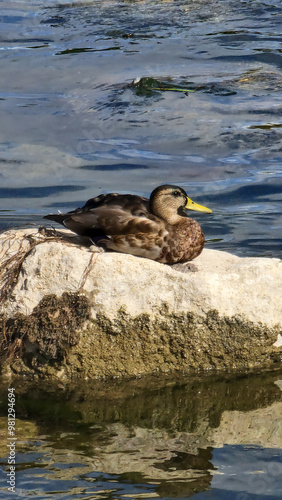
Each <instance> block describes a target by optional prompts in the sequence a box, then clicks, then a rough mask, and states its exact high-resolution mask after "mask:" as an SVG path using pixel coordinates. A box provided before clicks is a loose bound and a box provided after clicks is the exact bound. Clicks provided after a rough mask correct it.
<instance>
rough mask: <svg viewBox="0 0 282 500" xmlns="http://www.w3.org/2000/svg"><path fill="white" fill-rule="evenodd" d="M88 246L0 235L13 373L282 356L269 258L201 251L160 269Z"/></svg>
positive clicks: (277, 290) (57, 236) (1, 306)
mask: <svg viewBox="0 0 282 500" xmlns="http://www.w3.org/2000/svg"><path fill="white" fill-rule="evenodd" d="M87 243H88V242H87V241H82V240H81V239H79V238H78V237H76V236H73V235H72V233H70V232H68V231H60V232H56V231H53V230H51V229H50V230H43V231H38V230H36V229H29V230H13V231H7V232H5V233H2V235H1V236H0V290H1V296H0V315H1V316H0V320H1V324H2V329H3V332H4V335H3V336H2V339H3V340H2V346H1V347H2V352H6V354H7V356H6V358H8V359H9V366H11V367H12V369H13V370H14V371H18V372H22V371H23V370H27V371H31V372H32V371H34V370H35V368H36V370H37V371H38V372H39V373H42V374H45V375H47V374H48V375H52V376H61V377H73V376H82V377H97V376H118V375H137V374H139V373H148V372H152V371H155V370H157V371H169V370H184V371H187V370H189V369H190V368H194V369H211V368H219V369H224V368H242V367H251V366H254V365H267V364H269V363H270V362H273V360H275V361H281V345H282V342H281V331H282V301H281V290H282V273H281V270H282V263H281V261H280V260H279V259H269V258H239V257H236V256H234V255H231V254H228V253H226V252H220V251H216V250H208V249H205V250H204V251H203V253H202V254H201V255H200V257H198V258H197V259H196V260H195V261H193V262H192V263H188V264H177V265H174V266H166V265H163V264H159V263H156V262H153V261H150V260H147V259H142V258H137V257H133V256H130V255H125V254H118V253H104V252H101V251H99V249H97V248H96V247H94V248H93V247H89V246H87ZM42 332H43V333H42ZM4 340H5V342H4Z"/></svg>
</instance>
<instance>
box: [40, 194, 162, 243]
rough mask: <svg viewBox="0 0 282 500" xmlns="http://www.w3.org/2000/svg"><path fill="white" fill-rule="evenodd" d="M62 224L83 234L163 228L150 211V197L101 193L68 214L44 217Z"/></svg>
mask: <svg viewBox="0 0 282 500" xmlns="http://www.w3.org/2000/svg"><path fill="white" fill-rule="evenodd" d="M45 218H46V219H50V220H54V221H56V222H59V223H60V224H63V225H64V226H65V227H67V228H68V229H70V230H71V231H74V232H75V233H77V234H79V235H83V236H89V237H92V238H93V237H97V236H107V237H111V236H113V235H128V234H136V233H147V234H148V233H153V234H156V233H158V232H159V230H160V223H161V222H160V220H159V219H158V218H157V217H155V216H154V215H152V214H151V213H150V212H149V200H148V199H147V198H143V197H141V196H135V195H120V194H116V193H110V194H106V195H105V194H102V195H99V196H96V197H95V198H91V199H90V200H88V201H87V202H86V204H85V205H84V206H83V207H82V208H78V209H76V210H74V211H72V212H68V213H66V214H51V215H47V216H46V217H45Z"/></svg>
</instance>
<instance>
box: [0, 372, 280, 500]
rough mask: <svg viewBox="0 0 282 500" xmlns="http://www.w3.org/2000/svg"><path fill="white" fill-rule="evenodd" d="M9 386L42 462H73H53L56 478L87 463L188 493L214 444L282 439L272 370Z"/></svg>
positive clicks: (167, 491)
mask: <svg viewBox="0 0 282 500" xmlns="http://www.w3.org/2000/svg"><path fill="white" fill-rule="evenodd" d="M16 392H17V407H18V417H19V418H22V419H23V421H25V420H26V419H28V422H29V425H25V424H20V423H19V429H21V428H23V429H24V436H25V439H26V440H27V441H37V440H38V436H41V435H42V434H43V435H47V436H48V440H49V441H50V442H53V445H52V447H51V450H52V453H51V458H48V467H51V468H52V467H53V465H54V464H56V463H61V464H66V465H68V464H74V463H77V464H80V465H79V466H75V467H73V465H72V467H69V468H67V469H68V470H67V471H66V469H65V468H63V469H62V470H61V469H60V468H58V467H57V466H56V467H55V469H54V470H53V469H52V474H54V475H55V477H57V478H62V477H64V478H66V477H68V478H69V479H71V478H72V477H75V475H76V474H89V475H90V479H91V473H93V471H96V473H97V472H99V474H101V476H102V475H103V474H107V478H108V479H107V480H109V481H113V482H115V483H116V482H117V481H118V482H119V483H122V482H125V483H127V484H136V483H138V484H143V485H147V486H148V485H152V486H153V488H154V491H155V492H156V493H157V494H159V495H161V496H168V497H176V498H177V497H183V496H184V497H188V496H189V495H192V494H194V493H195V492H197V491H204V490H206V489H207V488H209V486H210V483H211V479H212V477H213V470H214V466H213V448H214V447H221V446H223V445H224V444H232V445H241V444H245V443H247V444H253V445H260V446H263V447H265V448H271V447H273V448H279V447H281V448H282V435H281V414H282V402H281V399H282V393H281V389H280V387H279V373H277V372H273V373H262V374H252V375H251V374H249V375H246V374H241V375H238V376H237V377H231V376H230V375H225V376H217V377H211V376H200V375H198V376H197V377H195V376H194V378H191V377H190V378H186V379H185V378H184V377H178V378H177V379H173V378H171V377H147V378H144V379H140V380H136V379H130V380H127V381H122V380H119V381H107V382H102V381H96V382H89V383H85V382H83V383H80V384H76V385H73V386H71V385H68V386H66V387H65V386H64V385H63V384H62V385H60V384H59V386H58V385H56V384H54V385H53V386H52V385H50V384H49V385H48V389H46V386H44V384H43V383H42V382H41V383H40V382H37V383H36V384H34V382H30V383H28V382H25V383H24V385H21V384H20V383H19V384H17V387H16ZM5 411H6V409H5ZM54 418H55V424H54ZM5 420H7V419H4V418H3V428H6V424H5ZM32 421H35V422H36V423H33V422H32ZM30 422H32V425H31V423H30ZM20 425H22V426H23V427H20ZM22 446H23V447H26V446H27V444H26V443H19V444H18V451H20V450H21V447H22ZM28 446H30V445H28ZM3 452H5V450H3ZM43 452H44V450H43ZM45 452H46V451H45ZM81 452H83V454H82V453H81ZM49 455H50V444H49V445H48V456H49ZM83 467H85V470H84V469H83Z"/></svg>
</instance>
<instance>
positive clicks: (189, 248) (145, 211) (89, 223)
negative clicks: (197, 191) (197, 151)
mask: <svg viewBox="0 0 282 500" xmlns="http://www.w3.org/2000/svg"><path fill="white" fill-rule="evenodd" d="M186 210H195V211H198V212H206V213H212V210H210V209H209V208H207V207H204V206H201V205H198V204H197V203H195V202H194V201H192V200H191V199H190V198H189V197H188V195H187V194H186V192H185V191H184V189H182V188H180V187H178V186H174V185H170V184H164V185H161V186H158V187H156V188H155V189H154V190H153V191H152V193H151V195H150V198H149V199H148V198H144V197H142V196H138V195H134V194H118V193H108V194H100V195H98V196H96V197H94V198H91V199H90V200H88V201H87V202H86V203H85V205H84V206H83V207H82V208H77V209H76V210H73V211H71V212H67V213H58V214H49V215H46V216H45V217H44V218H45V219H49V220H52V221H54V222H57V223H59V224H62V225H63V226H65V227H66V228H67V229H70V230H71V231H73V232H74V233H76V234H78V235H80V236H87V237H89V238H90V239H91V240H92V242H93V243H94V244H96V245H97V246H99V247H102V248H103V249H104V250H111V251H115V252H121V253H126V254H131V255H135V256H138V257H145V258H147V259H151V260H155V261H157V262H160V263H164V264H176V263H185V262H189V261H191V260H193V259H195V258H196V257H198V256H199V255H200V253H201V252H202V250H203V248H204V244H205V237H204V234H203V232H202V229H201V226H200V225H199V224H198V222H196V221H195V220H194V219H192V218H190V217H188V215H187V213H186Z"/></svg>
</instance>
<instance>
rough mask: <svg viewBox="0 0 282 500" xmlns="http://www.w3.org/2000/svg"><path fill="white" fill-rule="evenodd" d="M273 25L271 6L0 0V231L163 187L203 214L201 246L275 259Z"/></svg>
mask: <svg viewBox="0 0 282 500" xmlns="http://www.w3.org/2000/svg"><path fill="white" fill-rule="evenodd" d="M281 21H282V7H281V2H280V1H279V0H269V1H263V2H262V1H250V2H241V1H239V2H238V1H237V0H236V1H235V0H225V1H221V0H211V1H209V2H208V1H206V0H199V1H194V2H188V3H187V2H185V1H183V0H177V1H174V2H172V1H169V2H162V1H157V0H156V1H152V0H150V1H149V0H148V1H147V0H144V1H120V2H117V1H111V0H108V1H99V0H96V1H94V0H93V1H85V2H81V1H77V2H72V1H71V2H69V1H68V2H67V1H59V0H53V1H52V0H49V1H47V2H43V1H42V0H32V1H29V2H26V1H22V2H16V1H10V0H9V1H7V0H2V1H1V2H0V25H1V30H0V63H1V72H0V82H1V85H0V112H1V121H0V123H1V125H0V180H1V185H0V228H2V229H3V228H6V227H11V226H14V225H21V224H26V223H28V224H35V225H38V224H42V223H43V221H42V215H44V214H46V213H48V212H50V211H56V210H57V209H60V210H62V211H63V210H70V209H73V208H76V207H77V206H81V205H82V204H83V203H84V202H85V201H86V200H87V199H88V198H90V197H93V196H94V195H96V194H98V193H101V192H111V191H120V192H133V193H138V194H142V195H149V194H150V192H151V191H152V189H153V188H154V187H156V186H157V185H159V184H163V183H174V184H178V185H180V186H182V187H183V188H185V189H186V191H187V192H188V194H189V196H191V198H192V199H195V201H198V202H199V203H202V204H204V205H206V206H210V207H211V208H212V209H213V216H212V217H207V216H204V215H199V214H196V215H195V218H197V219H198V220H199V222H200V223H201V224H202V226H203V228H204V232H205V234H206V239H207V245H209V246H210V247H212V248H216V249H224V250H229V251H231V252H233V253H236V254H238V255H257V256H265V255H266V256H276V257H277V256H278V257H279V256H280V255H281V237H282V236H281V235H282V231H281V229H282V217H281V191H282V176H281V156H282V154H281V145H282V143H281V134H282V128H281V127H282V124H281V88H282V85H281V66H282V56H281ZM141 77H153V78H156V79H158V80H164V81H168V82H170V83H171V84H172V86H173V85H177V84H178V85H182V86H185V88H188V89H193V90H194V92H193V93H189V94H188V95H185V94H184V93H182V92H155V93H154V94H153V95H151V96H147V97H146V96H139V95H136V93H135V91H134V89H133V88H132V85H131V84H132V82H133V81H134V80H135V79H137V78H141Z"/></svg>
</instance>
